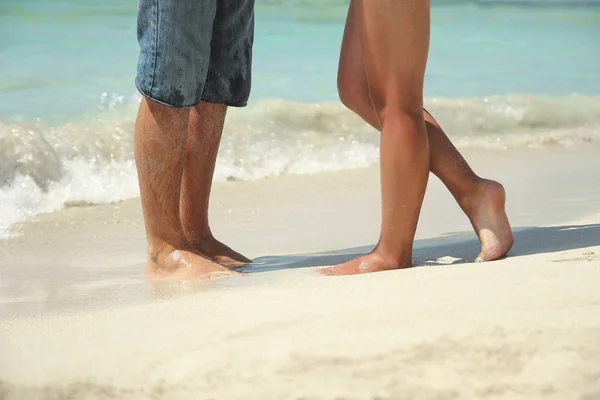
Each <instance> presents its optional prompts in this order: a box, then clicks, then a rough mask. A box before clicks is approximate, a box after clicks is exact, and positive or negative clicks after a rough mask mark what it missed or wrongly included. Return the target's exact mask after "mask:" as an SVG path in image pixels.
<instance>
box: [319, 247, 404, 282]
mask: <svg viewBox="0 0 600 400" xmlns="http://www.w3.org/2000/svg"><path fill="white" fill-rule="evenodd" d="M391 260H392V259H391V258H386V257H384V256H383V255H382V254H380V252H379V250H378V249H375V250H373V251H372V252H371V253H369V254H367V255H365V256H362V257H358V258H355V259H354V260H351V261H348V262H346V263H344V264H339V265H334V266H332V267H325V268H318V269H317V272H318V273H320V274H322V275H328V276H340V275H358V274H368V273H371V272H382V271H390V270H394V269H401V268H408V267H410V266H411V265H412V262H411V261H410V259H409V261H407V262H404V263H398V262H397V261H391Z"/></svg>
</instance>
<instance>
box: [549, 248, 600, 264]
mask: <svg viewBox="0 0 600 400" xmlns="http://www.w3.org/2000/svg"><path fill="white" fill-rule="evenodd" d="M569 261H589V262H597V263H598V265H600V254H596V253H595V252H593V251H586V252H583V253H581V255H580V256H577V257H570V258H561V259H559V260H554V261H553V262H569Z"/></svg>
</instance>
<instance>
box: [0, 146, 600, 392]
mask: <svg viewBox="0 0 600 400" xmlns="http://www.w3.org/2000/svg"><path fill="white" fill-rule="evenodd" d="M597 154H599V153H598V149H597V148H586V149H582V148H578V149H571V150H564V149H563V150H562V151H561V152H560V153H558V152H553V151H550V150H544V151H539V150H523V151H520V152H511V153H508V152H506V153H503V152H495V153H490V154H482V153H480V154H470V155H468V157H469V160H470V161H471V162H472V164H473V165H474V166H475V167H476V169H477V170H478V171H479V172H480V173H481V174H482V175H486V176H490V177H493V178H497V179H499V180H501V181H502V182H503V183H505V185H506V187H507V190H508V193H509V203H508V210H509V214H510V217H511V220H512V222H513V225H514V227H515V231H516V244H515V247H514V249H513V251H512V252H511V253H510V256H509V257H508V258H507V259H505V260H501V261H498V262H494V263H486V264H473V263H471V261H472V260H473V259H474V257H475V256H476V254H477V251H478V248H477V246H478V245H477V242H476V240H475V237H474V235H473V233H472V232H471V230H470V227H469V224H468V221H466V219H465V217H464V216H463V215H462V214H461V212H460V210H459V209H458V207H457V206H456V205H455V204H454V203H453V201H452V199H451V197H450V196H449V195H448V194H447V193H446V192H445V191H444V189H443V187H442V186H441V185H440V183H439V182H438V181H437V179H435V178H432V180H431V183H430V187H429V189H428V193H427V197H426V201H425V206H424V209H423V214H422V218H421V221H420V225H419V230H418V234H417V239H418V240H417V242H416V251H415V261H416V264H417V265H418V267H416V268H412V269H408V270H402V271H391V272H385V273H377V274H369V275H362V276H353V277H340V278H333V277H323V276H318V275H316V274H314V272H313V270H312V267H314V266H317V265H329V264H331V263H335V262H340V261H343V260H346V259H348V258H350V257H352V256H354V255H356V254H360V253H362V252H365V251H368V249H369V248H370V246H372V245H373V243H374V241H375V240H376V238H377V233H378V227H379V215H380V213H379V192H378V190H379V184H378V182H379V181H378V171H377V167H376V166H374V167H372V168H367V169H361V170H355V171H345V172H339V173H331V174H321V175H317V176H295V177H294V176H288V177H281V178H273V179H266V180H263V181H259V182H228V183H225V184H219V185H216V186H215V189H214V195H213V201H212V216H211V218H212V223H213V226H214V230H215V231H216V233H217V235H218V237H219V238H221V239H222V240H224V241H226V242H227V243H228V244H231V245H232V246H233V247H235V248H236V249H238V250H240V251H242V252H244V253H246V254H247V255H249V256H251V257H253V258H255V264H253V265H252V266H250V267H248V268H246V269H245V272H246V273H245V274H244V275H243V276H240V277H236V278H228V279H223V280H219V281H215V282H202V283H186V284H183V283H181V284H163V285H153V286H150V285H147V284H146V283H144V282H143V280H142V275H141V264H142V263H143V255H144V251H145V247H144V238H143V227H142V224H141V215H140V211H139V202H138V200H137V199H136V200H130V201H126V202H121V203H119V204H113V205H103V206H93V207H71V208H69V209H67V210H65V211H62V212H60V213H54V214H48V215H43V216H39V217H37V218H35V219H34V220H32V221H29V222H27V223H24V224H21V225H19V226H17V227H15V232H16V233H18V234H19V235H20V236H17V237H14V238H12V239H10V240H4V241H1V242H0V274H1V276H0V381H1V384H0V399H63V398H69V399H70V398H73V399H121V398H123V399H146V398H148V399H261V400H262V399H413V398H414V399H537V398H544V399H560V400H563V399H577V400H595V399H600V290H599V289H598V287H599V282H600V159H598V157H597Z"/></svg>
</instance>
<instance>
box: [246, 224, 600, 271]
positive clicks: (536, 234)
mask: <svg viewBox="0 0 600 400" xmlns="http://www.w3.org/2000/svg"><path fill="white" fill-rule="evenodd" d="M514 233H515V244H514V246H513V248H512V250H511V251H510V253H509V254H508V256H509V257H518V256H526V255H531V254H541V253H553V252H558V251H565V250H574V249H581V248H585V247H590V246H597V245H600V224H590V225H566V226H553V227H522V228H517V229H515V232H514ZM372 249H373V246H363V247H356V248H352V249H345V250H337V251H331V252H326V253H315V254H300V255H283V256H267V257H259V258H257V259H255V260H254V262H253V263H252V264H250V265H249V266H247V267H245V268H243V269H242V270H241V271H242V272H243V273H256V272H266V271H276V270H282V269H294V268H308V267H320V266H328V265H333V264H339V263H343V262H346V261H349V260H351V259H353V258H356V257H358V256H361V255H363V254H366V253H368V252H369V251H371V250H372ZM479 250H480V248H479V241H478V240H477V237H476V236H475V235H474V234H473V233H451V234H446V235H442V236H439V237H437V238H432V239H424V240H417V241H415V249H414V255H413V257H414V260H415V266H417V267H422V266H427V265H450V264H465V263H470V262H473V261H474V260H475V257H476V256H477V254H478V253H479Z"/></svg>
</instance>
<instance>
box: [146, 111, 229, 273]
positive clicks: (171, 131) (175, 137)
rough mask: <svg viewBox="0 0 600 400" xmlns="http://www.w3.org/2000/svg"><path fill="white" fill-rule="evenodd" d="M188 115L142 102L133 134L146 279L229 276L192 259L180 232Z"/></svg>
mask: <svg viewBox="0 0 600 400" xmlns="http://www.w3.org/2000/svg"><path fill="white" fill-rule="evenodd" d="M188 114H189V110H185V109H172V108H169V107H167V106H163V105H160V104H157V103H155V102H153V101H151V100H148V99H143V100H142V103H141V105H140V109H139V113H138V118H137V122H136V128H135V160H136V165H137V169H138V180H139V184H140V194H141V200H142V208H143V213H144V222H145V225H146V235H147V240H148V261H147V263H146V266H145V272H146V274H147V276H149V277H160V276H171V277H176V278H186V279H187V278H196V277H201V276H205V275H207V274H211V273H231V271H230V270H228V269H227V268H225V267H223V266H221V265H218V264H216V263H214V262H212V261H210V260H208V259H206V258H204V257H202V256H201V255H199V254H197V253H196V252H194V251H193V250H192V248H191V247H190V246H189V244H188V242H187V240H186V238H185V235H184V233H183V230H182V227H181V220H180V214H179V202H180V198H179V197H180V192H181V178H182V168H183V159H184V146H185V138H186V131H187V125H188Z"/></svg>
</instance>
